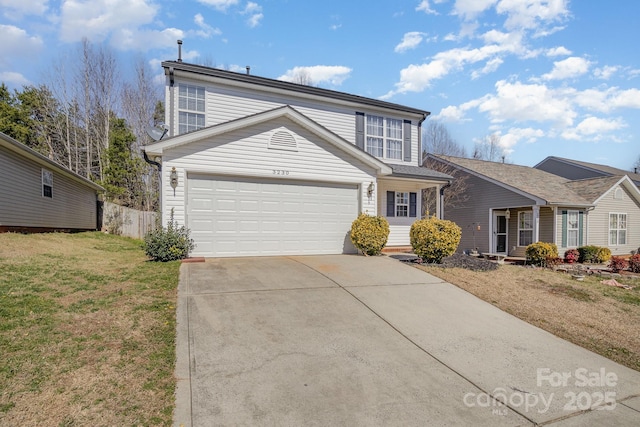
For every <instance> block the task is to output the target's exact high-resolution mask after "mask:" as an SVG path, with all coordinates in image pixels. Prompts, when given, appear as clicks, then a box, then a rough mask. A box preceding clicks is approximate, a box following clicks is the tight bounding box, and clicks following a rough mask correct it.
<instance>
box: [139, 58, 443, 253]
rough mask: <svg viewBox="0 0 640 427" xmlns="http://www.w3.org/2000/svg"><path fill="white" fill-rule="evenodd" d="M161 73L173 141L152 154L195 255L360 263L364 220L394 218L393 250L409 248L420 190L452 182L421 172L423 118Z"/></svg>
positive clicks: (380, 104) (328, 95)
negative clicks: (335, 258)
mask: <svg viewBox="0 0 640 427" xmlns="http://www.w3.org/2000/svg"><path fill="white" fill-rule="evenodd" d="M162 66H163V67H164V69H165V74H166V89H165V99H166V124H167V125H168V127H169V129H170V131H169V134H168V136H167V137H166V138H164V139H162V140H160V141H158V142H156V143H154V144H151V145H148V146H146V147H145V150H146V151H147V154H148V155H149V156H150V157H152V158H156V157H159V158H161V159H162V160H161V161H162V190H161V197H162V201H161V203H162V213H163V222H164V223H166V222H167V221H168V220H169V218H170V215H171V213H173V215H174V219H175V220H176V221H177V222H178V223H180V224H185V225H186V226H187V227H188V228H189V229H190V230H191V235H192V237H193V238H194V240H195V242H196V245H197V246H196V249H195V251H194V252H193V255H194V256H216V257H222V256H247V255H283V254H334V253H349V252H355V248H353V246H352V244H351V241H350V238H349V230H350V228H351V223H352V222H353V220H354V219H355V218H356V217H357V216H358V214H359V213H360V212H365V213H368V214H370V215H378V214H380V215H384V216H386V217H387V219H388V220H389V223H390V229H391V233H390V236H389V241H388V246H407V245H409V228H410V226H411V224H412V223H413V222H414V221H415V220H416V219H418V218H419V216H420V212H421V205H420V204H421V197H420V196H419V195H420V194H421V191H422V189H426V188H435V189H436V190H438V191H439V190H440V188H441V187H443V186H445V185H446V184H447V183H448V182H449V180H450V179H451V177H450V176H448V175H445V174H442V173H438V172H435V171H432V170H429V169H427V168H424V167H421V166H420V163H421V159H420V157H421V155H420V133H421V124H422V122H423V121H424V120H425V118H426V117H427V115H428V114H429V113H428V112H426V111H422V110H418V109H415V108H411V107H405V106H401V105H397V104H393V103H389V102H384V101H380V100H376V99H370V98H365V97H361V96H356V95H350V94H347V93H342V92H336V91H332V90H326V89H320V88H317V87H312V86H305V85H299V84H294V83H288V82H283V81H278V80H273V79H268V78H263V77H258V76H252V75H249V74H248V73H247V74H241V73H235V72H230V71H225V70H219V69H215V68H209V67H204V66H199V65H192V64H186V63H182V62H181V61H169V62H163V63H162ZM158 160H159V159H158ZM172 175H173V183H174V185H175V188H173V187H172V186H171V182H172Z"/></svg>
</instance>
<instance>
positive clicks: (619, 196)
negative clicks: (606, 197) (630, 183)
mask: <svg viewBox="0 0 640 427" xmlns="http://www.w3.org/2000/svg"><path fill="white" fill-rule="evenodd" d="M613 198H614V199H616V200H622V199H623V198H624V191H622V188H616V191H615V192H614V193H613Z"/></svg>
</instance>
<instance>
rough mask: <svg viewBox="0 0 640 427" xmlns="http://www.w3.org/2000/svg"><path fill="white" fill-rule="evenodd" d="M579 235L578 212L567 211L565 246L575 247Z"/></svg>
mask: <svg viewBox="0 0 640 427" xmlns="http://www.w3.org/2000/svg"><path fill="white" fill-rule="evenodd" d="M579 236H580V213H579V212H578V211H567V247H568V248H577V247H578V241H579Z"/></svg>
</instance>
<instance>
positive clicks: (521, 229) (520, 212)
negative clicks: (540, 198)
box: [518, 211, 535, 247]
mask: <svg viewBox="0 0 640 427" xmlns="http://www.w3.org/2000/svg"><path fill="white" fill-rule="evenodd" d="M523 214H531V228H521V227H520V224H521V221H520V216H521V215H523ZM534 226H535V225H534V224H533V211H519V212H518V247H525V246H528V245H530V244H531V243H535V242H534V241H533V227H534ZM521 231H530V232H531V243H528V244H526V245H522V243H521V240H522V239H521V238H520V232H521Z"/></svg>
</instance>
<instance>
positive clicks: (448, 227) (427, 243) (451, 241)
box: [409, 216, 462, 263]
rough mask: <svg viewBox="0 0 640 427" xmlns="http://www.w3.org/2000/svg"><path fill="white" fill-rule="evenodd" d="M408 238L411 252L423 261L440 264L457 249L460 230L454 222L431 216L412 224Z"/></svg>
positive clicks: (460, 234)
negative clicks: (411, 248)
mask: <svg viewBox="0 0 640 427" xmlns="http://www.w3.org/2000/svg"><path fill="white" fill-rule="evenodd" d="M409 237H410V239H411V246H412V247H413V252H414V253H415V254H416V255H418V256H419V257H420V258H422V260H423V261H425V262H432V263H440V262H442V258H445V257H448V256H451V255H453V253H454V252H455V251H456V249H457V248H458V244H460V238H461V237H462V229H461V228H460V227H458V226H457V225H456V224H455V223H454V222H451V221H447V220H444V219H438V218H436V217H435V216H433V217H431V218H425V219H419V220H418V221H416V222H414V223H413V224H412V225H411V230H410V231H409Z"/></svg>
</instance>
